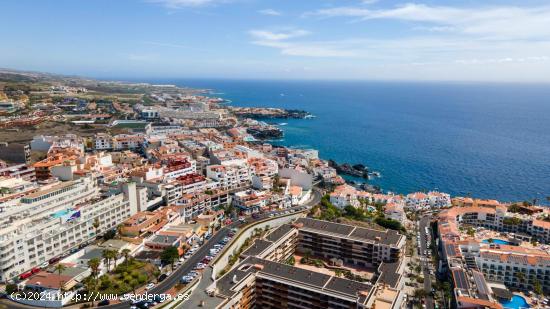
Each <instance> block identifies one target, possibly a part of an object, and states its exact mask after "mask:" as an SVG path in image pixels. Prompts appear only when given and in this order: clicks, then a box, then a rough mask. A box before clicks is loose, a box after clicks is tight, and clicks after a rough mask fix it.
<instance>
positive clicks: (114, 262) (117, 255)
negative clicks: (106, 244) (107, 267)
mask: <svg viewBox="0 0 550 309" xmlns="http://www.w3.org/2000/svg"><path fill="white" fill-rule="evenodd" d="M119 258H120V253H119V252H118V251H116V250H113V264H114V265H113V269H115V268H116V261H117V260H118V259H119Z"/></svg>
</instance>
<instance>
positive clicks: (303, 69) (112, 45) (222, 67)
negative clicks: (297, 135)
mask: <svg viewBox="0 0 550 309" xmlns="http://www.w3.org/2000/svg"><path fill="white" fill-rule="evenodd" d="M0 12H2V13H3V14H2V18H1V19H0V35H1V38H2V43H0V67H5V68H15V69H27V70H37V71H47V72H55V73H65V74H78V75H87V76H92V77H105V78H108V77H137V78H157V77H165V78H174V77H182V78H209V77H214V78H277V79H279V78H281V79H295V78H303V79H370V80H373V79H374V80H388V79H390V80H394V79H397V80H466V81H478V80H483V81H521V82H531V81H534V82H549V81H550V3H548V1H529V0H526V1H519V0H516V1H506V0H502V1H493V0H486V1H473V0H470V1H451V0H440V1H428V0H426V1H420V0H419V1H418V2H407V1H393V0H389V1H385V0H378V1H375V0H278V1H270V0H267V1H262V0H48V1H46V0H34V1H31V0H4V1H2V2H1V3H0Z"/></svg>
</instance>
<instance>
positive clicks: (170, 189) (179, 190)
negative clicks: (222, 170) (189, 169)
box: [164, 173, 208, 204]
mask: <svg viewBox="0 0 550 309" xmlns="http://www.w3.org/2000/svg"><path fill="white" fill-rule="evenodd" d="M207 185H208V182H207V180H206V177H204V176H203V175H200V174H196V173H191V174H187V175H185V176H180V177H178V178H177V179H175V180H173V181H171V182H169V183H167V184H166V185H164V190H165V197H164V198H165V200H166V203H167V204H174V203H176V202H177V201H178V200H179V199H181V198H182V197H183V196H184V195H186V194H191V193H197V192H201V191H205V190H206V188H207Z"/></svg>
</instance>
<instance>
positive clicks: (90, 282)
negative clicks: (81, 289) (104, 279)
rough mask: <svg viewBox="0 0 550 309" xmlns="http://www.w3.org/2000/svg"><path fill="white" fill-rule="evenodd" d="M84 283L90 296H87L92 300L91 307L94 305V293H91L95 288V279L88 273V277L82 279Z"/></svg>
mask: <svg viewBox="0 0 550 309" xmlns="http://www.w3.org/2000/svg"><path fill="white" fill-rule="evenodd" d="M84 284H85V285H86V290H87V292H88V294H89V295H90V297H87V299H89V300H90V301H91V302H92V307H94V299H95V297H94V295H93V293H94V292H95V291H96V290H97V280H96V279H95V278H94V277H93V276H92V275H90V276H89V277H88V278H86V279H84Z"/></svg>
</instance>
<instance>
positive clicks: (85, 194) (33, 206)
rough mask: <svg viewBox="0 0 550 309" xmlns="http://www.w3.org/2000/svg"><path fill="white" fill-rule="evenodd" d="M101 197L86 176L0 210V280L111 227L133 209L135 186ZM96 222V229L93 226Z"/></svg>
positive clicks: (58, 254)
mask: <svg viewBox="0 0 550 309" xmlns="http://www.w3.org/2000/svg"><path fill="white" fill-rule="evenodd" d="M126 186H127V190H126V193H120V194H114V195H108V196H106V197H102V196H101V195H100V194H99V192H98V189H97V187H95V185H94V183H93V181H92V180H91V179H88V178H83V179H79V180H77V181H71V182H66V183H60V184H57V185H53V186H51V187H48V188H45V189H42V190H39V191H37V192H34V193H31V194H28V195H26V196H24V197H22V198H21V199H20V201H19V203H18V204H16V205H11V207H7V208H5V209H4V210H3V212H2V216H1V219H0V220H1V222H0V226H1V228H0V265H2V267H1V269H0V279H1V280H2V281H4V282H5V281H8V280H12V279H13V278H15V277H17V276H18V275H20V274H22V273H24V272H26V271H29V270H31V269H32V268H35V267H37V266H39V265H42V264H44V263H47V262H50V261H53V260H55V259H56V258H57V257H58V256H60V255H62V254H64V253H66V252H68V251H69V250H70V249H72V248H75V247H77V246H80V245H82V244H84V243H86V242H88V241H89V240H92V239H94V238H95V237H96V235H97V234H98V233H102V232H105V231H107V230H109V229H113V228H115V227H116V226H117V225H118V224H120V223H121V222H123V221H124V220H125V219H127V218H128V217H130V216H131V215H132V214H133V213H135V212H137V205H136V203H135V197H133V196H132V195H135V184H132V183H129V184H126ZM95 221H98V222H99V223H100V225H99V227H98V228H97V230H96V229H95V228H94V226H93V224H94V222H95Z"/></svg>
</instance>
